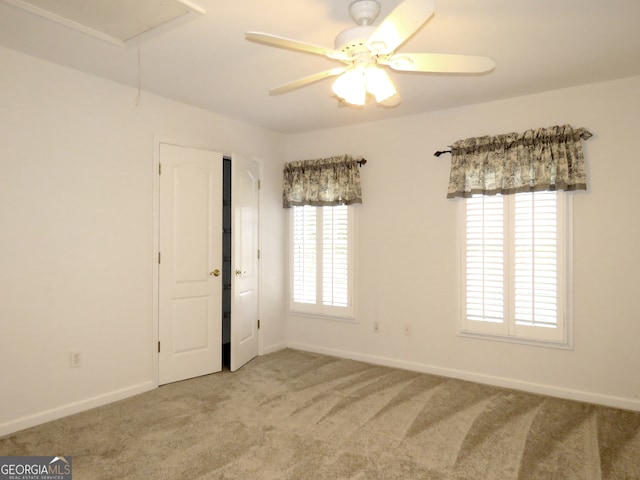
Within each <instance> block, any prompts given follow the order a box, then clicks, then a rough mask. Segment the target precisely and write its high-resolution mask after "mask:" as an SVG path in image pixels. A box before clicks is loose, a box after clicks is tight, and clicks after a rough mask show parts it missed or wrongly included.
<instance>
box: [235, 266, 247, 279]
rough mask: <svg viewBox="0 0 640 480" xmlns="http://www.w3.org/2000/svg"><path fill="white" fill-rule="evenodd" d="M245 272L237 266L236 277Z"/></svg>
mask: <svg viewBox="0 0 640 480" xmlns="http://www.w3.org/2000/svg"><path fill="white" fill-rule="evenodd" d="M245 273H247V272H243V271H242V270H240V269H239V268H236V277H239V276H240V275H244V274H245Z"/></svg>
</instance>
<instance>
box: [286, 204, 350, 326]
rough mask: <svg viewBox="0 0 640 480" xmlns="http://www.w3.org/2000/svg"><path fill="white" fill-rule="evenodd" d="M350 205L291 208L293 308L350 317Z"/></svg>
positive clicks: (303, 311)
mask: <svg viewBox="0 0 640 480" xmlns="http://www.w3.org/2000/svg"><path fill="white" fill-rule="evenodd" d="M352 216H353V207H349V206H346V205H337V206H331V207H313V206H309V205H305V206H297V207H293V208H292V209H291V254H292V256H291V301H290V308H291V310H293V311H297V312H301V313H309V314H317V315H326V316H332V317H348V318H350V317H353V301H352V288H353V287H352V285H353V279H352V276H353V275H352V264H353V258H352V257H353V255H352V244H353V242H352V235H353V228H352V226H351V225H352Z"/></svg>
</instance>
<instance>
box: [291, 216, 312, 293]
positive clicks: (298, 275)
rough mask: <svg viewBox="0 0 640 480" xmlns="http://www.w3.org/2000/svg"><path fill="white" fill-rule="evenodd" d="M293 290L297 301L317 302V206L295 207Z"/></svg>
mask: <svg viewBox="0 0 640 480" xmlns="http://www.w3.org/2000/svg"><path fill="white" fill-rule="evenodd" d="M292 261H293V268H292V273H293V275H292V277H293V278H292V290H293V292H292V293H293V301H294V302H296V303H309V304H315V303H316V292H317V271H318V270H317V264H318V256H317V215H316V207H312V206H309V205H306V206H302V207H294V208H293V260H292Z"/></svg>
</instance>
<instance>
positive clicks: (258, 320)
mask: <svg viewBox="0 0 640 480" xmlns="http://www.w3.org/2000/svg"><path fill="white" fill-rule="evenodd" d="M258 330H260V319H258Z"/></svg>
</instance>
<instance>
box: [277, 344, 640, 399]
mask: <svg viewBox="0 0 640 480" xmlns="http://www.w3.org/2000/svg"><path fill="white" fill-rule="evenodd" d="M287 347H289V348H293V349H296V350H303V351H306V352H313V353H321V354H324V355H331V356H334V357H340V358H348V359H351V360H358V361H361V362H367V363H373V364H375V365H383V366H386V367H394V368H402V369H405V370H412V371H415V372H421V373H429V374H432V375H439V376H442V377H450V378H456V379H459V380H467V381H470V382H477V383H483V384H486V385H493V386H496V387H503V388H512V389H515V390H521V391H524V392H529V393H536V394H539V395H548V396H550V397H557V398H564V399H566V400H575V401H578V402H587V403H594V404H597V405H604V406H607V407H613V408H621V409H624V410H634V411H640V400H637V399H633V398H624V397H614V396H611V395H604V394H600V393H592V392H584V391H581V390H572V389H568V388H562V387H556V386H553V385H543V384H538V383H531V382H523V381H521V380H516V379H512V378H505V377H495V376H492V375H485V374H482V373H475V372H468V371H464V370H455V369H450V368H443V367H434V366H431V365H425V364H422V363H416V362H407V361H404V360H397V359H395V358H388V357H379V356H376V355H367V354H362V353H357V352H350V351H346V350H335V349H332V348H326V347H319V346H317V345H308V344H302V343H295V342H293V343H288V344H287Z"/></svg>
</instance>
